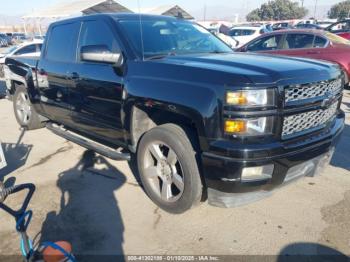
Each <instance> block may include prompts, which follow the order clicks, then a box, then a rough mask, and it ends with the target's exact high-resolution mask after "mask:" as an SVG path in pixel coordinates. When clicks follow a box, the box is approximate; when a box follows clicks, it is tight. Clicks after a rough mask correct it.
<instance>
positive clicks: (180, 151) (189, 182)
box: [137, 124, 202, 213]
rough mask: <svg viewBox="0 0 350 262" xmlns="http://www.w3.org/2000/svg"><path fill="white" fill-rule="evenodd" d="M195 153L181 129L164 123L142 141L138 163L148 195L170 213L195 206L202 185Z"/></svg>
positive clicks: (199, 198) (199, 196) (198, 200)
mask: <svg viewBox="0 0 350 262" xmlns="http://www.w3.org/2000/svg"><path fill="white" fill-rule="evenodd" d="M195 154H196V153H195V151H194V149H193V147H192V145H191V142H190V141H189V138H188V137H187V135H186V133H185V132H184V130H183V129H182V128H180V127H179V126H177V125H173V124H166V125H162V126H159V127H156V128H154V129H152V130H150V131H148V132H147V133H146V134H145V135H144V136H143V137H142V139H141V141H140V144H139V148H138V153H137V162H138V169H139V173H140V177H141V181H142V184H143V186H144V189H145V191H146V193H147V194H148V196H149V197H150V198H151V199H152V201H153V202H155V203H156V204H157V205H158V206H159V207H160V208H162V209H164V210H165V211H167V212H170V213H183V212H185V211H186V210H188V209H190V208H191V207H192V206H195V205H196V204H198V203H199V202H200V200H201V196H202V182H201V179H200V174H199V170H198V166H197V161H196V157H195Z"/></svg>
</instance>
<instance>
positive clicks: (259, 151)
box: [202, 112, 345, 207]
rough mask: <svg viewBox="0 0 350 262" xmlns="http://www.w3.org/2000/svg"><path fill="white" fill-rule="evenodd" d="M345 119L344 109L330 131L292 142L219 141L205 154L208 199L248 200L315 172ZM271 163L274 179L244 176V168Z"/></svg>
mask: <svg viewBox="0 0 350 262" xmlns="http://www.w3.org/2000/svg"><path fill="white" fill-rule="evenodd" d="M344 121H345V114H344V112H341V113H340V114H338V116H337V118H336V120H335V121H334V124H333V125H332V126H331V127H330V128H329V129H328V130H327V131H323V132H321V133H318V134H317V135H315V134H313V135H310V136H305V137H303V138H300V139H298V140H297V141H294V142H293V143H291V142H272V143H267V144H257V145H254V146H252V145H250V146H249V147H246V148H245V147H244V145H242V147H241V148H237V147H228V146H227V145H228V144H227V142H226V143H223V142H222V141H218V142H217V143H216V144H215V146H214V147H213V148H215V150H216V152H215V153H214V152H213V151H210V152H204V153H203V154H202V164H203V174H204V179H205V183H206V186H207V188H208V200H209V203H210V204H213V205H216V206H223V207H232V206H239V205H243V204H247V203H250V202H253V201H256V200H258V199H261V198H264V197H266V196H269V195H271V192H272V190H273V189H275V188H277V187H280V186H281V185H285V184H287V183H289V182H291V181H293V180H295V178H298V177H301V176H306V175H313V174H314V173H315V171H316V170H315V169H316V167H317V166H318V163H319V162H323V163H324V162H325V160H326V158H327V157H328V158H329V152H330V151H331V150H332V149H333V148H334V147H335V146H336V144H337V142H338V141H339V138H340V134H341V132H342V130H343V128H344ZM220 145H222V147H220ZM254 147H255V148H254ZM320 160H321V161H320ZM308 163H313V164H314V167H313V168H311V169H310V168H309V169H305V168H304V171H303V169H302V168H301V169H298V167H300V166H303V164H305V165H307V164H308ZM269 164H273V165H274V172H273V174H272V178H271V179H265V180H257V181H249V182H243V181H242V180H241V174H242V170H243V168H246V167H256V166H263V165H269ZM305 170H306V171H305ZM303 172H304V173H303ZM291 173H294V174H292V175H291ZM293 178H294V179H293Z"/></svg>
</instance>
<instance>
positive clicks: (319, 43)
mask: <svg viewBox="0 0 350 262" xmlns="http://www.w3.org/2000/svg"><path fill="white" fill-rule="evenodd" d="M326 44H327V39H325V38H323V37H320V36H316V37H315V41H314V47H316V48H322V47H326Z"/></svg>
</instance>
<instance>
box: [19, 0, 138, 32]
mask: <svg viewBox="0 0 350 262" xmlns="http://www.w3.org/2000/svg"><path fill="white" fill-rule="evenodd" d="M121 12H122V13H131V12H132V11H131V10H130V9H128V8H126V7H125V6H123V5H121V4H119V3H118V2H116V1H114V0H78V1H71V2H68V3H67V2H65V3H58V4H56V5H52V6H49V7H47V8H43V9H41V10H38V11H34V12H32V13H30V14H27V15H25V16H23V17H22V18H23V20H24V31H25V32H27V24H29V23H30V24H36V25H37V27H38V31H39V34H40V35H41V34H43V30H42V28H41V24H42V22H43V20H45V19H46V20H52V19H54V20H57V19H60V18H65V17H73V16H79V15H89V14H95V13H121Z"/></svg>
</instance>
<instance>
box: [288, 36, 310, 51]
mask: <svg viewBox="0 0 350 262" xmlns="http://www.w3.org/2000/svg"><path fill="white" fill-rule="evenodd" d="M313 43H314V35H311V34H289V35H287V37H286V40H285V42H284V45H283V49H302V48H313Z"/></svg>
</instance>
